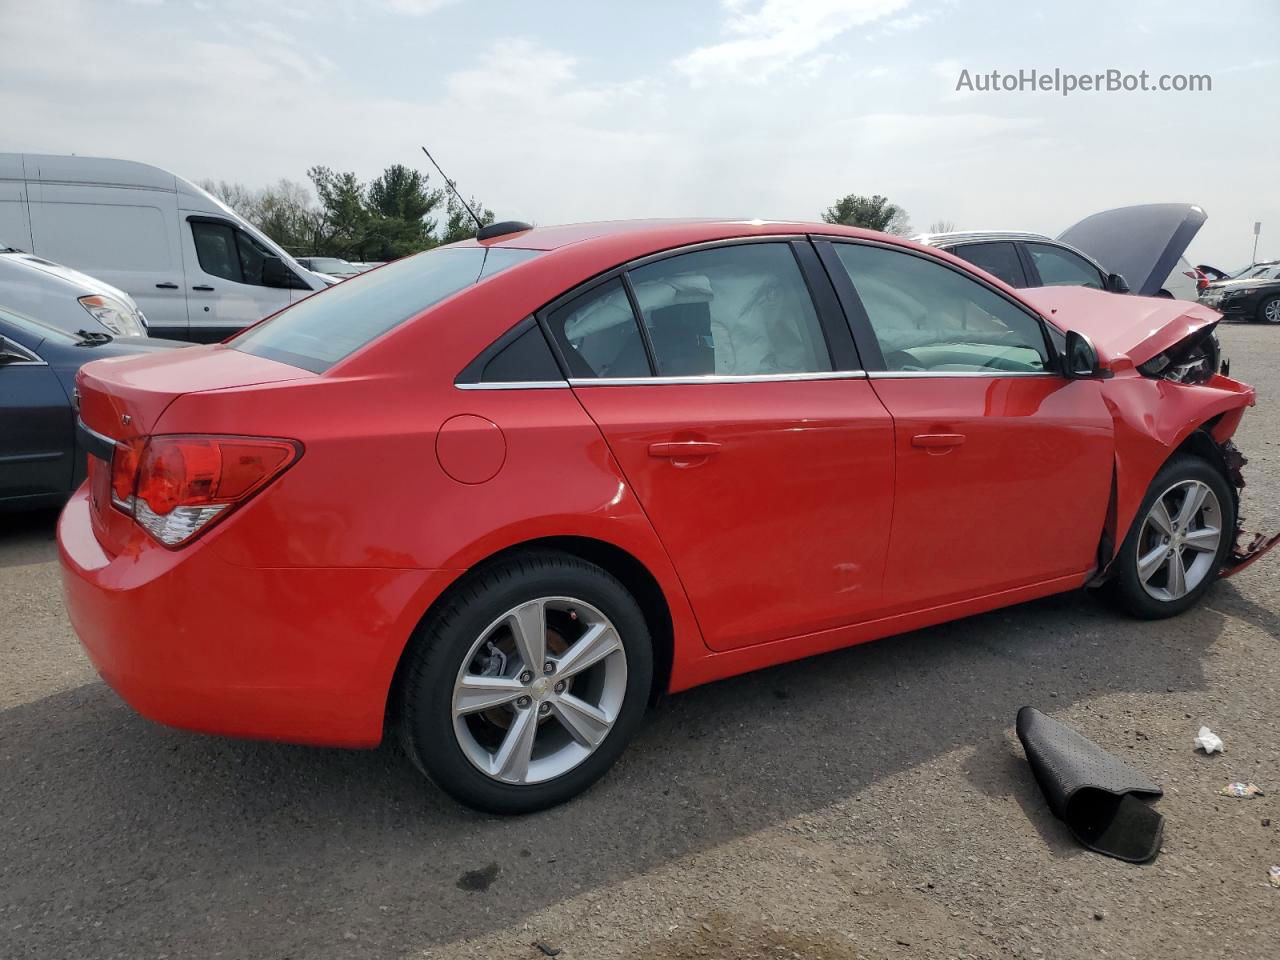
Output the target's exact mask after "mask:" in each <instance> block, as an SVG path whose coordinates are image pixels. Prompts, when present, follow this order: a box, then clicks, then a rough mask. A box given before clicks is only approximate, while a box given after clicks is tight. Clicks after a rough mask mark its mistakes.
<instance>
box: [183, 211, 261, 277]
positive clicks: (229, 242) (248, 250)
mask: <svg viewBox="0 0 1280 960" xmlns="http://www.w3.org/2000/svg"><path fill="white" fill-rule="evenodd" d="M190 223H191V237H192V239H193V240H194V241H195V245H196V259H197V260H199V261H200V269H201V270H203V271H204V272H205V273H207V274H209V275H210V276H211V277H221V278H222V279H223V280H232V281H234V282H236V283H247V284H250V285H251V286H255V287H264V286H266V284H265V283H263V280H262V265H263V262H264V261H265V260H266V259H267V258H268V257H274V256H275V254H274V253H272V252H271V251H270V250H268V249H267V248H266V247H265V246H263V245H262V243H260V242H259V241H258V240H256V239H254V238H253V237H251V236H250V235H249V234H247V233H245V232H244V231H243V230H239V229H237V228H236V227H233V226H232V225H231V224H229V223H223V222H221V221H214V220H192V221H191V222H190Z"/></svg>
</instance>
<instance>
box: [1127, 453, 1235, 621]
mask: <svg viewBox="0 0 1280 960" xmlns="http://www.w3.org/2000/svg"><path fill="white" fill-rule="evenodd" d="M1235 523H1236V516H1235V498H1234V496H1233V495H1232V492H1231V488H1230V487H1229V486H1227V481H1226V479H1225V478H1224V477H1223V476H1222V474H1221V473H1220V472H1218V471H1217V470H1215V469H1214V468H1213V467H1212V466H1211V465H1210V464H1208V463H1207V462H1205V461H1204V460H1201V459H1200V458H1199V457H1192V456H1186V455H1179V456H1176V457H1174V458H1173V459H1172V460H1170V461H1169V462H1168V463H1167V464H1165V465H1164V466H1163V467H1162V468H1161V469H1160V472H1159V473H1158V474H1156V478H1155V480H1154V481H1153V482H1152V484H1151V489H1150V490H1149V491H1148V493H1147V496H1146V499H1145V500H1143V502H1142V507H1141V508H1140V509H1139V511H1138V515H1137V517H1136V518H1135V520H1134V522H1133V526H1132V528H1131V529H1130V530H1129V535H1128V536H1127V537H1126V538H1125V541H1124V543H1123V544H1122V545H1121V547H1120V552H1119V553H1118V554H1117V555H1116V559H1115V563H1114V565H1113V567H1112V569H1113V571H1114V573H1115V577H1114V579H1113V580H1112V581H1111V582H1110V584H1109V588H1110V592H1111V595H1112V597H1113V598H1114V599H1115V600H1116V602H1117V603H1118V604H1119V606H1120V607H1121V608H1122V609H1124V610H1125V611H1127V612H1128V613H1131V614H1133V615H1134V616H1136V617H1141V618H1143V619H1146V620H1158V619H1161V618H1163V617H1172V616H1174V615H1176V614H1179V613H1182V612H1183V611H1184V610H1186V609H1187V608H1188V607H1191V606H1192V605H1194V604H1195V603H1196V602H1197V601H1198V600H1199V599H1200V598H1201V597H1202V596H1203V595H1204V593H1205V591H1207V590H1208V589H1209V587H1210V586H1211V585H1212V584H1213V581H1214V580H1216V579H1217V577H1218V572H1219V571H1220V570H1221V569H1222V564H1223V562H1224V561H1225V560H1226V557H1227V552H1228V551H1229V550H1230V549H1231V543H1232V540H1233V538H1234V534H1235Z"/></svg>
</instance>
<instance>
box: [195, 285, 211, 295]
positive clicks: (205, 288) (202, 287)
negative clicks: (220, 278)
mask: <svg viewBox="0 0 1280 960" xmlns="http://www.w3.org/2000/svg"><path fill="white" fill-rule="evenodd" d="M191 289H192V290H200V291H202V292H205V293H208V292H211V291H212V290H213V287H211V286H209V285H208V284H204V283H202V284H200V286H198V287H192V288H191Z"/></svg>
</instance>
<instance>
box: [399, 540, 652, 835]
mask: <svg viewBox="0 0 1280 960" xmlns="http://www.w3.org/2000/svg"><path fill="white" fill-rule="evenodd" d="M414 644H415V646H414V649H413V651H412V652H411V654H410V656H411V659H410V661H409V663H408V666H407V668H406V673H405V676H404V683H403V684H402V691H401V692H402V698H403V699H402V702H401V734H402V739H403V741H404V744H405V747H406V750H407V752H408V753H409V756H410V758H411V759H413V760H414V762H415V763H416V764H417V765H418V766H419V768H421V769H422V770H423V772H424V773H426V774H427V775H428V776H429V777H430V778H431V779H432V780H433V781H434V782H435V783H437V784H438V785H439V786H440V787H441V788H443V789H444V790H445V791H446V792H448V793H449V794H451V795H452V796H453V797H454V798H456V799H457V800H459V801H461V802H462V803H465V804H467V805H468V806H471V807H475V808H477V809H480V810H486V811H489V812H493V813H527V812H530V811H533V810H539V809H542V808H544V807H549V806H552V805H554V804H557V803H562V802H563V801H565V800H568V799H569V798H570V797H573V796H575V795H576V794H578V793H580V792H581V791H583V790H585V789H586V788H587V787H589V786H590V785H591V784H592V783H594V782H595V781H596V780H597V779H598V778H599V777H601V776H602V775H603V774H604V773H605V771H607V770H608V769H609V767H610V766H612V764H613V762H614V761H615V760H616V759H617V758H618V756H619V754H621V753H622V750H623V748H624V747H625V746H626V743H627V741H628V740H629V739H630V738H631V736H632V734H633V733H634V732H635V729H636V728H637V726H638V725H639V723H640V719H641V717H642V715H643V713H644V709H645V704H646V702H647V699H648V694H649V686H650V683H651V680H652V676H653V653H652V647H651V643H650V638H649V632H648V628H647V626H646V623H645V619H644V615H643V614H642V613H641V611H640V608H639V606H638V605H637V604H636V602H635V599H634V598H633V597H632V596H631V595H630V594H629V593H628V592H627V590H626V589H625V588H624V587H623V586H622V584H621V583H619V582H618V580H617V579H615V578H614V577H612V576H611V575H610V574H609V573H607V572H606V571H605V570H603V569H601V568H600V567H598V566H596V565H594V564H591V563H587V562H586V561H583V560H580V559H578V558H576V557H572V556H568V555H564V554H558V553H539V554H527V555H523V556H519V557H514V558H511V559H508V560H505V561H501V562H500V563H498V564H496V565H494V566H492V567H489V568H487V569H485V570H482V571H480V572H478V573H476V574H473V575H471V576H470V577H468V578H467V579H466V580H465V581H464V582H462V583H461V584H459V586H458V587H457V588H456V589H455V590H453V591H452V593H451V595H450V597H449V598H448V600H447V601H446V602H445V603H444V604H443V606H442V608H441V609H440V610H439V611H438V612H437V613H436V614H435V615H433V617H432V618H431V620H430V621H429V622H428V623H426V624H424V625H423V627H422V628H420V630H419V635H418V636H417V637H416V638H415V641H414Z"/></svg>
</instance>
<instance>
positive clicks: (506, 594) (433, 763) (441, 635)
mask: <svg viewBox="0 0 1280 960" xmlns="http://www.w3.org/2000/svg"><path fill="white" fill-rule="evenodd" d="M539 597H574V598H577V599H579V600H581V601H584V602H585V603H588V604H591V605H592V606H594V607H596V608H597V609H598V610H599V611H601V612H602V613H603V614H605V615H606V616H607V617H608V618H609V620H610V621H611V622H612V624H613V626H614V628H615V629H616V632H617V634H618V636H619V638H620V639H621V641H622V646H623V650H624V651H625V655H626V686H625V694H624V698H623V701H622V705H621V706H620V708H619V710H618V714H617V719H616V720H615V721H614V724H613V726H612V728H610V730H609V732H608V734H607V735H606V736H605V738H604V740H603V741H602V742H601V743H600V744H599V746H597V747H596V748H595V750H594V752H592V753H591V754H590V755H589V756H588V757H587V758H586V759H585V760H583V761H582V762H581V763H580V764H579V765H578V766H576V767H574V768H573V769H572V770H569V771H568V772H566V773H564V774H562V775H560V776H558V777H556V778H554V779H551V780H546V781H543V782H540V783H531V784H519V785H515V784H508V783H503V782H500V781H498V780H496V779H494V778H492V777H490V776H489V775H487V774H485V773H484V772H482V771H481V770H480V769H478V768H477V767H476V766H475V765H474V764H473V763H472V762H471V761H470V760H469V759H468V758H467V756H466V754H465V753H464V752H463V749H462V747H461V746H460V745H459V742H458V738H457V736H456V735H455V732H454V727H453V707H452V705H453V690H454V682H455V680H456V678H457V676H458V673H459V671H460V670H461V669H462V666H463V663H462V661H463V658H464V657H466V656H467V654H468V652H469V651H470V650H471V648H472V645H473V644H474V643H475V641H476V640H477V639H478V638H479V637H480V636H481V634H482V633H483V632H484V631H485V628H486V627H487V626H488V625H490V624H491V623H493V621H494V620H495V618H498V617H501V616H502V614H503V613H504V612H506V611H508V610H511V609H512V608H514V607H516V606H518V605H519V604H521V603H525V602H527V601H530V600H533V599H536V598H539ZM410 642H411V644H412V647H411V650H410V651H409V654H408V656H409V660H408V661H407V665H406V667H405V670H404V673H403V677H402V682H401V684H400V690H399V693H400V702H399V709H398V711H397V712H398V714H399V717H398V719H399V726H400V736H401V742H402V744H403V746H404V749H405V751H406V753H408V755H409V758H410V760H412V761H413V762H414V764H415V765H416V766H417V767H418V768H419V769H420V770H421V771H422V772H423V773H424V774H426V776H427V777H428V778H430V779H431V780H432V781H433V782H434V783H435V784H436V785H437V786H439V787H440V788H441V789H442V790H444V791H445V792H446V793H448V794H449V795H450V796H452V797H453V798H454V799H456V800H458V801H459V802H460V803H463V804H465V805H466V806H469V807H473V808H475V809H477V810H482V811H485V812H488V813H499V814H521V813H531V812H533V811H536V810H542V809H545V808H547V807H551V806H555V805H556V804H559V803H563V802H565V801H566V800H569V799H571V798H572V797H574V796H576V795H578V794H579V793H581V792H583V791H584V790H586V789H587V788H588V787H590V786H591V785H592V784H593V783H595V781H596V780H598V779H599V778H600V777H601V776H603V775H604V774H605V772H606V771H607V770H608V769H609V768H610V767H611V766H612V765H613V764H614V762H615V761H616V760H617V759H618V757H619V756H620V755H621V754H622V751H623V749H624V748H625V747H626V745H627V743H628V741H629V740H630V739H631V737H632V736H633V735H634V734H635V732H636V729H637V728H638V727H639V725H640V722H641V720H642V718H643V716H644V713H645V709H646V706H647V703H648V700H649V694H650V686H651V684H652V678H653V647H652V641H651V639H650V636H649V629H648V626H647V624H646V622H645V618H644V614H643V613H642V612H641V610H640V607H639V605H638V604H637V603H636V601H635V598H634V597H632V595H631V594H630V593H629V592H628V591H627V589H626V588H625V587H624V586H623V585H622V584H621V583H620V582H619V581H618V580H617V578H616V577H614V576H612V575H611V574H609V573H608V572H607V571H605V570H604V569H602V568H601V567H598V566H596V565H595V564H593V563H588V562H587V561H585V560H582V559H580V558H578V557H574V556H571V555H568V554H563V553H558V552H550V551H540V552H536V553H535V552H529V553H522V554H517V555H513V556H511V557H509V558H507V559H504V560H500V561H498V562H496V563H494V564H491V565H489V566H486V567H482V568H480V569H478V570H476V571H475V572H473V573H471V574H469V575H467V576H466V577H465V578H464V579H463V580H462V581H460V582H459V583H458V584H457V585H456V586H455V587H454V588H452V589H451V590H450V592H449V594H448V596H447V597H446V598H445V599H444V601H443V602H442V603H441V604H440V606H439V607H438V609H436V610H435V611H433V613H432V615H431V616H430V617H429V618H428V619H427V620H426V621H424V622H423V623H422V624H421V625H420V626H419V627H418V629H417V631H416V632H415V634H414V637H413V639H412V640H411V641H410Z"/></svg>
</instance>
